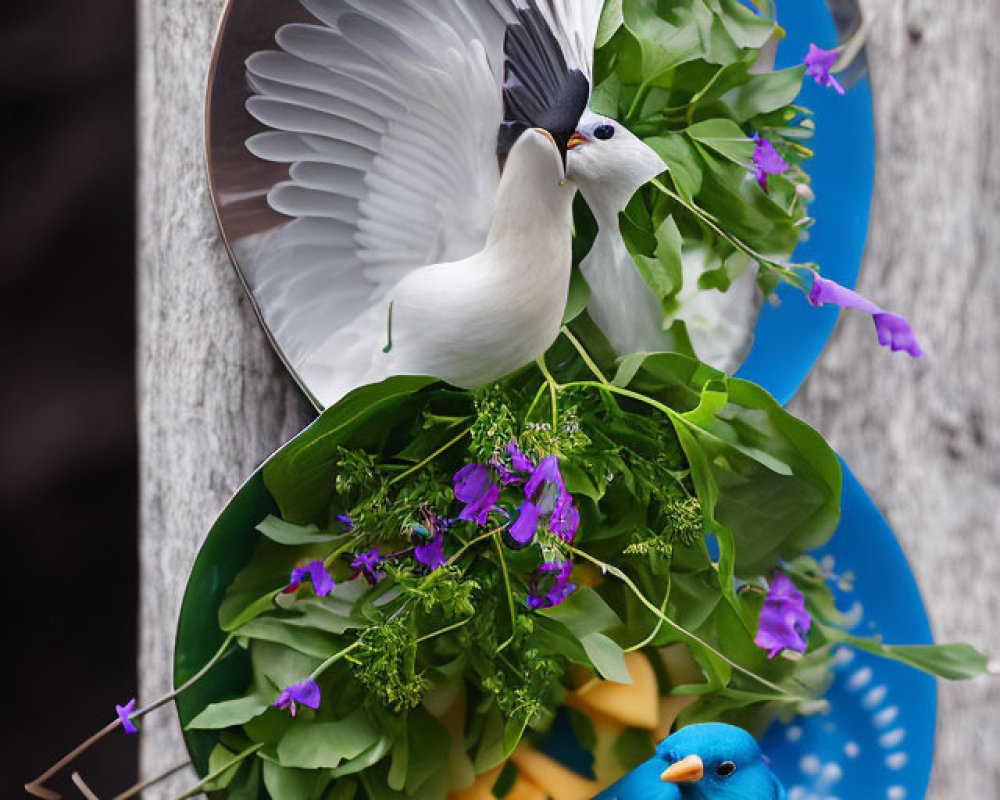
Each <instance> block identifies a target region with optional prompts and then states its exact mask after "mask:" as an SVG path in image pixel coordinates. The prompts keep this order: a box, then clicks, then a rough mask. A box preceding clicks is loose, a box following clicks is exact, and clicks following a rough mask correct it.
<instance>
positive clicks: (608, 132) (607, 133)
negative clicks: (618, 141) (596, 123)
mask: <svg viewBox="0 0 1000 800" xmlns="http://www.w3.org/2000/svg"><path fill="white" fill-rule="evenodd" d="M614 135H615V126H614V125H601V126H600V127H598V128H597V129H595V130H594V137H595V138H597V139H600V140H601V141H602V142H606V141H607V140H608V139H610V138H612V137H613V136H614Z"/></svg>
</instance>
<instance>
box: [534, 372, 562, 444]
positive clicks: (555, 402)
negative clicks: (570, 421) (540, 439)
mask: <svg viewBox="0 0 1000 800" xmlns="http://www.w3.org/2000/svg"><path fill="white" fill-rule="evenodd" d="M537 363H538V369H540V370H541V372H542V375H543V376H544V377H545V382H546V383H547V384H548V386H549V399H550V401H551V403H552V430H553V431H555V429H556V428H558V427H559V384H558V383H556V379H555V378H553V377H552V373H551V372H549V367H548V364H546V363H545V354H544V353H543V354H542V355H540V356H539V357H538V360H537Z"/></svg>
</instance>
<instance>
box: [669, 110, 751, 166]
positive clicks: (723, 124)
mask: <svg viewBox="0 0 1000 800" xmlns="http://www.w3.org/2000/svg"><path fill="white" fill-rule="evenodd" d="M685 133H686V134H687V135H688V136H690V137H691V138H692V139H694V140H695V141H698V142H701V143H702V144H703V145H705V146H706V147H710V148H712V149H713V150H714V151H715V152H717V153H718V154H719V155H721V156H723V157H724V158H728V159H729V160H730V161H732V162H733V163H735V164H739V165H740V166H742V167H745V166H747V165H748V164H750V163H751V162H752V161H753V153H754V143H753V141H751V139H750V138H749V137H748V136H747V135H746V134H745V133H744V132H743V129H742V128H741V127H740V126H739V125H737V124H736V123H735V122H732V121H730V120H728V119H710V120H705V121H704V122H699V123H697V124H695V125H692V126H691V127H689V128H688V129H687V130H686V131H685Z"/></svg>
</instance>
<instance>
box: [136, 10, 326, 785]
mask: <svg viewBox="0 0 1000 800" xmlns="http://www.w3.org/2000/svg"><path fill="white" fill-rule="evenodd" d="M222 7H223V3H222V2H221V1H220V0H183V2H179V1H178V0H170V2H166V0H140V3H139V18H140V31H139V36H140V39H139V58H140V76H141V77H140V86H139V104H140V131H139V137H140V139H139V141H140V180H139V198H138V199H139V208H140V219H139V242H140V250H139V287H138V318H139V323H140V324H139V329H140V336H139V347H138V365H137V366H138V375H139V398H138V400H139V426H140V461H141V464H140V469H141V475H140V480H141V501H140V502H141V529H142V530H141V547H140V568H141V587H142V588H141V613H140V620H141V622H140V626H141V633H140V675H141V687H140V688H141V697H142V698H144V699H146V700H150V699H153V698H155V697H158V696H160V695H162V694H164V693H165V692H166V691H167V690H168V688H169V686H170V685H171V684H170V681H171V664H172V656H173V637H174V629H175V627H176V621H177V613H178V610H179V608H180V601H181V597H182V594H183V590H184V586H185V583H186V581H187V575H188V573H189V570H190V567H191V564H192V562H193V559H194V556H195V554H196V553H197V550H198V547H199V546H200V544H201V542H202V540H203V538H204V536H205V534H206V532H207V531H208V529H209V527H210V525H211V523H212V521H213V520H214V519H215V517H216V516H217V515H218V513H219V512H220V511H221V509H222V507H223V506H224V505H225V503H226V502H227V500H228V499H229V497H230V496H231V494H232V492H233V491H234V490H235V489H236V488H237V487H238V486H239V485H240V484H241V483H242V481H243V480H245V479H246V478H247V477H248V476H249V475H250V474H251V472H252V471H253V470H254V469H255V468H256V466H257V465H258V464H259V463H260V462H261V461H263V460H264V459H265V458H266V457H267V456H268V455H269V454H270V453H271V452H273V451H274V450H275V449H276V448H277V447H278V446H279V445H280V444H281V443H282V442H284V441H286V440H287V439H288V438H290V437H291V436H292V435H293V434H294V433H296V432H297V431H298V430H299V429H301V428H302V427H303V425H304V424H305V422H306V418H307V417H306V403H305V401H304V400H303V399H302V397H301V394H300V392H299V391H298V389H297V387H295V386H294V385H293V383H292V381H291V380H290V379H289V378H288V377H287V374H286V372H285V370H284V368H283V367H282V366H281V364H280V363H279V362H278V361H277V359H276V358H275V357H274V356H273V355H272V352H271V349H270V347H269V346H268V343H267V341H266V340H265V337H264V335H263V333H262V332H261V328H260V325H258V323H257V319H256V317H255V316H254V313H253V311H252V309H251V307H250V304H249V302H248V301H247V299H246V297H245V296H244V293H243V289H242V287H241V286H240V284H239V281H238V280H237V278H236V274H235V272H234V271H233V269H232V267H231V266H230V264H229V260H228V257H227V255H226V252H225V250H224V249H223V247H222V245H221V244H220V239H219V236H218V233H217V229H216V224H215V219H214V216H213V214H212V210H211V206H210V201H209V196H208V188H207V183H206V177H205V169H204V156H203V152H204V137H203V130H204V113H203V107H204V93H205V82H206V73H207V70H208V61H209V55H210V53H211V50H212V42H213V38H214V35H215V29H216V25H217V23H218V19H219V15H220V14H221V11H222ZM143 727H144V731H143V737H142V754H143V756H142V761H143V766H142V768H143V773H144V774H145V775H151V774H156V773H158V772H159V771H161V770H163V769H166V768H168V767H170V766H173V765H174V764H177V763H179V762H181V761H183V760H184V758H185V756H184V749H183V746H182V744H181V739H180V731H179V727H178V725H177V721H176V717H175V715H174V713H173V708H172V707H168V708H167V709H165V710H163V711H161V712H159V713H158V715H156V716H154V717H152V718H150V719H149V720H148V722H147V724H145V725H144V726H143ZM191 782H192V776H191V775H184V776H182V777H180V778H178V779H177V780H174V781H173V782H172V783H171V785H170V786H164V787H160V788H158V789H155V790H150V791H148V792H147V793H146V796H147V797H155V798H159V797H171V796H175V795H176V792H175V791H171V789H174V790H176V789H177V788H178V787H179V786H182V785H188V786H189V785H191Z"/></svg>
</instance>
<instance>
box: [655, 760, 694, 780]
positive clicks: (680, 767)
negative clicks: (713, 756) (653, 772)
mask: <svg viewBox="0 0 1000 800" xmlns="http://www.w3.org/2000/svg"><path fill="white" fill-rule="evenodd" d="M704 776H705V765H704V764H703V763H702V760H701V759H700V758H699V757H698V756H688V757H687V758H685V759H683V760H681V761H678V762H677V763H676V764H671V765H670V766H669V767H667V768H666V769H665V770H664V771H663V774H662V775H661V776H660V780H661V781H666V782H667V783H697V782H698V781H700V780H701V779H702V778H703V777H704Z"/></svg>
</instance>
